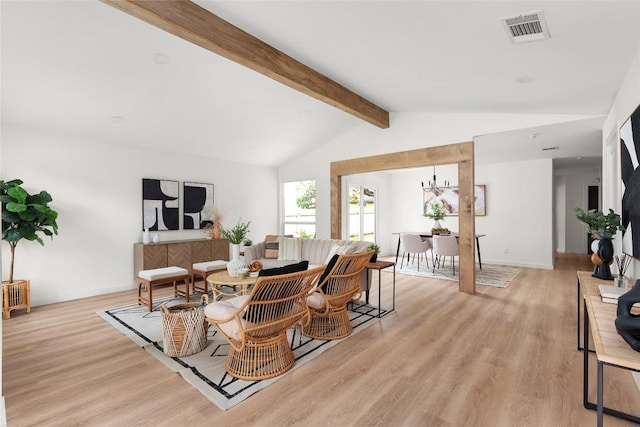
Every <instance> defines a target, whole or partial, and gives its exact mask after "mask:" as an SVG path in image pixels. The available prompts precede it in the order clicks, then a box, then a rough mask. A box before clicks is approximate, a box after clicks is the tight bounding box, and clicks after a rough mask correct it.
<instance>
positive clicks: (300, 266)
mask: <svg viewBox="0 0 640 427" xmlns="http://www.w3.org/2000/svg"><path fill="white" fill-rule="evenodd" d="M308 269H309V261H306V260H305V261H300V262H299V263H297V264H289V265H285V266H284V267H275V268H266V269H263V270H260V272H259V273H258V276H276V275H278V274H289V273H297V272H298V271H305V270H308Z"/></svg>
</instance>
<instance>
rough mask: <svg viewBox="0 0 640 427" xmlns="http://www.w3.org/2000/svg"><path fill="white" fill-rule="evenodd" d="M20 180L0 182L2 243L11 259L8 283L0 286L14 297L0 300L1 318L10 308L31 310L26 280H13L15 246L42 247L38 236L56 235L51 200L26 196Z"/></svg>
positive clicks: (45, 196) (43, 193) (46, 195)
mask: <svg viewBox="0 0 640 427" xmlns="http://www.w3.org/2000/svg"><path fill="white" fill-rule="evenodd" d="M22 184H23V181H22V180H20V179H14V180H11V181H0V202H2V240H4V241H6V242H7V243H9V247H10V249H11V258H10V262H9V280H8V281H6V282H2V283H3V286H11V287H13V289H12V292H11V293H12V294H13V295H15V298H13V297H12V298H11V301H4V307H3V309H4V315H5V317H9V311H10V310H12V309H13V308H18V307H26V308H27V312H29V311H31V307H30V302H29V281H28V280H17V281H16V280H14V278H13V271H14V268H13V267H14V263H15V255H16V247H17V246H18V243H20V241H22V240H23V239H24V240H30V241H34V240H35V241H36V242H38V243H40V244H41V245H44V242H43V241H42V238H41V237H40V235H39V233H42V234H44V235H45V236H48V237H50V238H51V239H53V235H54V234H55V235H57V234H58V224H57V222H56V219H57V218H58V213H57V212H56V211H54V210H53V209H51V208H50V207H49V206H48V204H49V203H50V202H51V201H52V200H53V199H52V198H51V195H50V194H49V193H48V192H46V191H44V190H43V191H40V192H39V193H38V194H29V193H28V192H27V190H25V189H24V188H23V187H22Z"/></svg>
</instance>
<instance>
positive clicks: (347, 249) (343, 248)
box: [324, 243, 356, 264]
mask: <svg viewBox="0 0 640 427" xmlns="http://www.w3.org/2000/svg"><path fill="white" fill-rule="evenodd" d="M355 251H356V245H354V244H353V243H347V244H345V245H339V244H337V243H334V244H333V246H331V249H329V254H328V255H327V259H326V260H325V261H324V263H325V264H328V263H329V262H331V259H332V258H333V256H334V255H345V254H353V253H355Z"/></svg>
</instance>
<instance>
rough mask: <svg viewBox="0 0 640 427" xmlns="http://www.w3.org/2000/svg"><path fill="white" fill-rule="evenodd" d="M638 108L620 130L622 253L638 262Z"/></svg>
mask: <svg viewBox="0 0 640 427" xmlns="http://www.w3.org/2000/svg"><path fill="white" fill-rule="evenodd" d="M639 156H640V106H638V107H637V108H636V110H635V111H634V112H633V114H631V116H630V117H629V118H628V119H627V120H626V121H625V122H624V123H623V125H622V127H620V174H621V179H622V226H623V227H624V228H625V230H624V231H623V232H622V252H624V253H626V254H629V255H632V256H633V257H635V258H640V167H638V164H639V162H638V157H639Z"/></svg>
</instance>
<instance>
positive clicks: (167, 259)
mask: <svg viewBox="0 0 640 427" xmlns="http://www.w3.org/2000/svg"><path fill="white" fill-rule="evenodd" d="M216 259H220V260H224V261H229V241H228V240H227V239H190V240H173V241H166V242H159V243H146V244H145V243H135V244H134V245H133V275H134V277H136V278H137V277H138V272H139V271H141V270H151V269H154V268H162V267H169V266H175V267H182V268H186V269H187V270H188V271H189V274H191V269H192V267H193V264H194V263H197V262H206V261H213V260H216Z"/></svg>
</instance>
